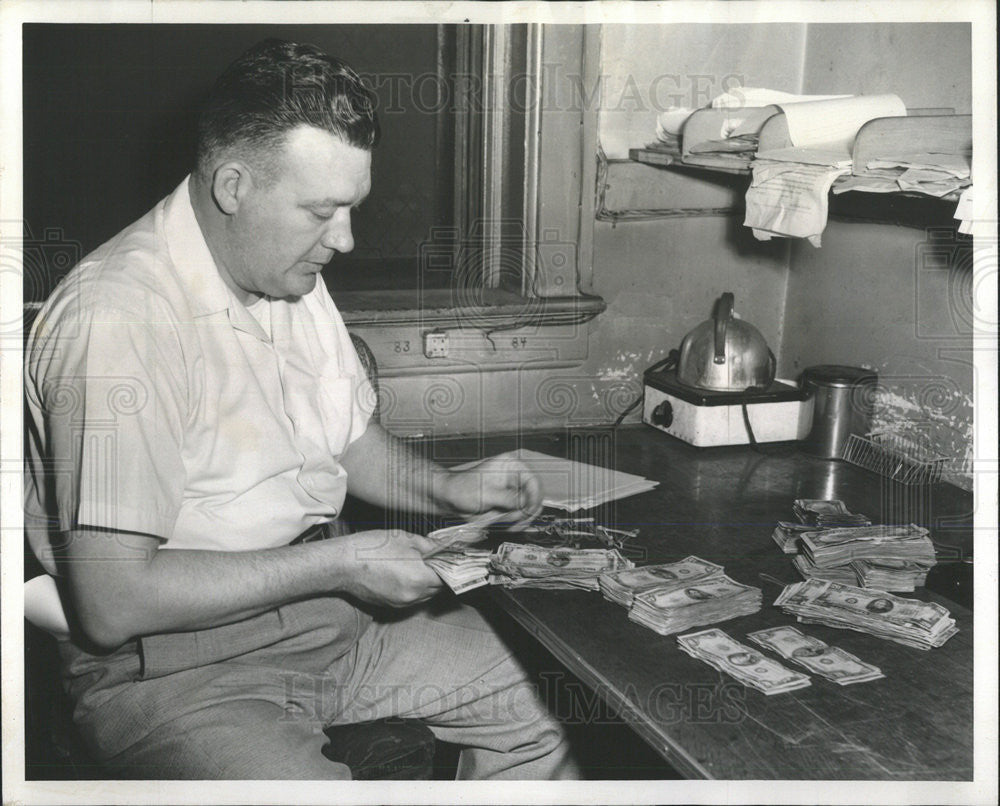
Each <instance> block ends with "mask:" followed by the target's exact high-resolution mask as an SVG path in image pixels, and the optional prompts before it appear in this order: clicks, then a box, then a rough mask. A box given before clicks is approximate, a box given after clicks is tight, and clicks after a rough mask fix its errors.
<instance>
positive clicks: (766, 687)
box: [677, 628, 811, 694]
mask: <svg viewBox="0 0 1000 806" xmlns="http://www.w3.org/2000/svg"><path fill="white" fill-rule="evenodd" d="M677 645H678V646H679V647H680V648H681V650H682V651H684V652H686V653H687V654H688V655H690V656H691V657H692V658H697V659H698V660H700V661H704V662H705V663H707V664H708V665H709V666H711V667H712V668H713V669H718V670H719V671H720V672H725V673H726V674H728V675H731V676H732V677H734V678H736V679H737V680H738V681H739V682H741V683H743V685H745V686H750V687H751V688H755V689H757V690H758V691H763V692H764V693H765V694H781V693H783V692H786V691H794V690H795V689H799V688H805V687H806V686H809V685H811V680H810V679H809V675H806V674H802V672H797V671H794V670H793V669H789V668H787V667H785V666H783V665H782V664H780V663H778V661H776V660H772V659H771V658H766V657H764V656H763V655H761V654H760V653H759V652H758V651H757V650H755V649H752V648H751V647H748V646H746V645H745V644H741V643H740V642H739V641H734V640H733V639H732V638H730V637H729V636H728V635H726V633H724V632H723V631H722V630H720V629H717V628H712V629H709V630H702V631H701V632H695V633H688V634H687V635H681V636H678V638H677Z"/></svg>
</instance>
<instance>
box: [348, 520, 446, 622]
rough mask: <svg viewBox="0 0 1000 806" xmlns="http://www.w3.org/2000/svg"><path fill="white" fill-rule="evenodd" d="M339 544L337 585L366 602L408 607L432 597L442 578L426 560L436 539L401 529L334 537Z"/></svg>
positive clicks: (440, 584) (439, 586)
mask: <svg viewBox="0 0 1000 806" xmlns="http://www.w3.org/2000/svg"><path fill="white" fill-rule="evenodd" d="M331 542H332V543H335V544H336V545H337V547H338V550H339V553H340V559H341V562H340V563H338V575H337V576H338V580H337V581H336V582H335V587H336V589H338V590H340V591H343V592H344V593H348V594H350V595H352V596H354V597H355V598H357V599H360V600H362V601H365V602H369V603H371V604H377V605H388V606H389V607H406V606H407V605H411V604H417V603H418V602H423V601H426V600H427V599H430V598H431V597H432V596H433V595H434V594H435V593H437V592H438V591H439V590H440V589H441V587H442V583H441V578H440V577H439V576H438V575H437V574H435V573H434V572H433V571H432V570H431V569H430V568H429V567H428V566H427V565H425V564H424V560H423V555H424V554H426V553H427V552H429V551H431V550H432V549H433V548H434V542H433V541H432V540H428V539H427V538H426V537H421V536H420V535H414V534H410V533H408V532H402V531H398V530H392V531H384V530H379V531H370V532H355V533H354V534H350V535H346V536H345V537H339V538H336V539H334V540H333V541H331Z"/></svg>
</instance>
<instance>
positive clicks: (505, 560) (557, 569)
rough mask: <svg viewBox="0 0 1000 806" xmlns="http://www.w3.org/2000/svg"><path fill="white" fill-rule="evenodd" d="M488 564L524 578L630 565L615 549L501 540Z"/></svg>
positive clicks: (589, 572) (590, 573) (598, 571)
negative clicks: (550, 546) (545, 545)
mask: <svg viewBox="0 0 1000 806" xmlns="http://www.w3.org/2000/svg"><path fill="white" fill-rule="evenodd" d="M492 564H493V567H494V568H496V569H499V570H502V571H512V572H514V573H513V574H512V575H516V576H524V577H532V576H541V577H544V576H573V575H577V576H596V575H598V574H601V573H604V572H606V571H617V570H620V569H624V568H628V567H630V566H631V563H630V562H629V561H628V560H626V559H625V558H624V557H623V556H622V555H621V554H620V553H619V552H618V551H617V550H616V549H553V548H546V547H544V546H533V545H530V544H520V543H502V544H501V545H500V547H499V548H498V549H497V551H496V554H494V556H493V560H492Z"/></svg>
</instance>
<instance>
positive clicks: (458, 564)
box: [424, 548, 490, 593]
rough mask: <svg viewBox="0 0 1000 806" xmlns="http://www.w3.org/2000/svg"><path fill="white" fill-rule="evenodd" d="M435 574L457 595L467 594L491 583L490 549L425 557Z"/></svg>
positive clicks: (448, 551)
mask: <svg viewBox="0 0 1000 806" xmlns="http://www.w3.org/2000/svg"><path fill="white" fill-rule="evenodd" d="M424 562H425V563H427V565H429V566H430V567H431V568H432V569H434V572H435V573H436V574H437V575H438V576H439V577H441V579H442V580H443V581H444V583H445V584H446V585H447V586H448V587H449V588H451V589H452V591H454V592H455V593H465V592H466V591H470V590H473V589H474V588H478V587H480V586H482V585H486V584H487V583H488V582H489V578H488V577H489V574H488V569H489V564H490V551H489V549H473V548H466V549H462V550H461V551H452V550H447V551H440V552H438V553H436V554H433V555H430V556H427V557H424Z"/></svg>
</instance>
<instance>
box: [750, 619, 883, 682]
mask: <svg viewBox="0 0 1000 806" xmlns="http://www.w3.org/2000/svg"><path fill="white" fill-rule="evenodd" d="M747 638H749V639H750V640H751V641H753V642H754V643H755V644H758V645H759V646H762V647H764V648H765V649H770V650H772V651H774V652H777V653H778V654H779V655H781V657H783V658H785V659H786V660H790V661H792V662H793V663H797V664H798V665H799V666H802V667H803V668H805V669H807V670H808V671H810V672H813V673H814V674H818V675H819V676H820V677H824V678H826V679H827V680H831V681H833V682H834V683H837V684H838V685H841V686H848V685H852V684H854V683H866V682H868V681H869V680H878V679H880V678H883V677H885V675H884V674H882V670H881V669H879V668H878V667H877V666H873V665H872V664H870V663H865V662H864V661H862V660H859V659H858V658H857V657H855V656H854V655H852V654H851V653H850V652H847V651H846V650H843V649H841V648H840V647H831V646H829V645H828V644H826V643H824V642H823V641H821V640H820V639H819V638H815V637H814V636H811V635H805V634H803V633H802V632H801V631H800V630H798V629H796V628H795V627H791V626H784V627H769V628H768V629H765V630H757V631H756V632H752V633H747Z"/></svg>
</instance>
